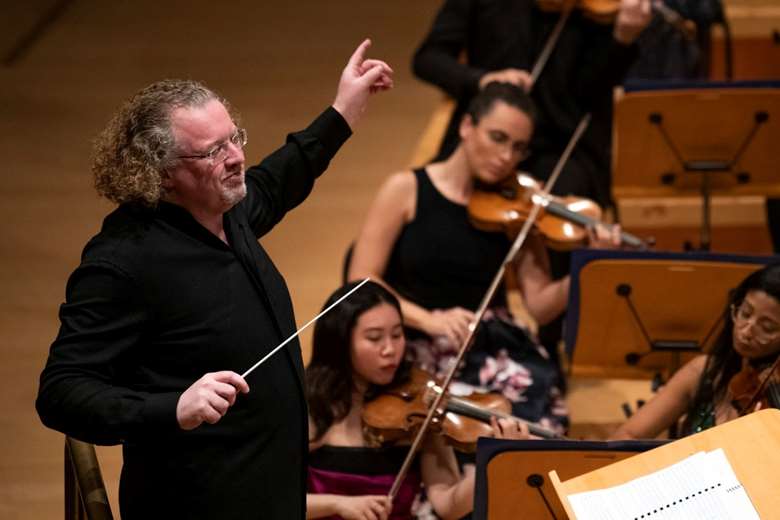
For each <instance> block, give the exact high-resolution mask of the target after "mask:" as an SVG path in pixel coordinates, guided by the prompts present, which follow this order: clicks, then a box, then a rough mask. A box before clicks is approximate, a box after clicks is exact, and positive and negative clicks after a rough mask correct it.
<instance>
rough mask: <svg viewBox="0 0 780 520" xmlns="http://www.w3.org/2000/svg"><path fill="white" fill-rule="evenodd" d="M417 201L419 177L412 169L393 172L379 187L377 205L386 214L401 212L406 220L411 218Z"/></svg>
mask: <svg viewBox="0 0 780 520" xmlns="http://www.w3.org/2000/svg"><path fill="white" fill-rule="evenodd" d="M416 202H417V179H416V178H415V176H414V173H413V172H412V171H411V170H403V171H400V172H396V173H393V174H391V175H390V176H389V177H388V178H387V179H385V181H384V183H383V184H382V187H381V188H379V194H378V195H377V200H376V205H377V206H379V207H380V208H381V209H382V211H383V213H384V214H385V215H387V214H396V215H398V214H401V215H403V219H404V220H405V221H407V222H408V221H409V220H411V218H412V216H413V215H414V211H415V203H416Z"/></svg>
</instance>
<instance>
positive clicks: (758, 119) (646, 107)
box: [612, 81, 780, 251]
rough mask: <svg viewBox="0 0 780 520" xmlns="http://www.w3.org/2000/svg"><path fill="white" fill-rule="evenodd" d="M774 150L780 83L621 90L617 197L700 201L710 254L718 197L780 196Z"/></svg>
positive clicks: (779, 131) (779, 133) (779, 134)
mask: <svg viewBox="0 0 780 520" xmlns="http://www.w3.org/2000/svg"><path fill="white" fill-rule="evenodd" d="M777 143H780V83H779V82H759V81H755V82H733V83H704V82H700V83H675V82H648V83H644V84H641V86H636V87H633V88H632V89H631V90H625V91H618V94H617V95H616V96H615V112H614V125H613V167H612V183H613V196H614V198H615V200H621V199H627V198H647V197H691V196H695V195H698V196H700V197H701V201H702V206H701V207H702V215H701V227H700V249H701V250H705V251H706V250H709V249H710V243H711V210H710V202H711V198H712V196H713V195H727V196H746V195H761V196H768V195H769V196H780V176H778V175H777V168H776V165H775V159H774V157H775V155H776V152H777V149H776V148H777Z"/></svg>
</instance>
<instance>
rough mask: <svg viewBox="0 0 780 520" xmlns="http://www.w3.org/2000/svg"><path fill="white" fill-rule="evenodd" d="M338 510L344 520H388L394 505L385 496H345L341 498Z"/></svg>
mask: <svg viewBox="0 0 780 520" xmlns="http://www.w3.org/2000/svg"><path fill="white" fill-rule="evenodd" d="M337 508H338V515H339V516H340V517H341V518H343V519H344V520H387V517H388V516H389V515H390V511H391V510H392V504H391V503H390V499H389V498H388V497H386V496H384V495H363V496H356V497H350V496H344V497H339V501H338V506H337Z"/></svg>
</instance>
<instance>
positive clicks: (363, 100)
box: [333, 39, 393, 128]
mask: <svg viewBox="0 0 780 520" xmlns="http://www.w3.org/2000/svg"><path fill="white" fill-rule="evenodd" d="M370 46H371V40H368V39H366V40H364V41H363V43H361V44H360V45H359V46H358V48H357V49H356V50H355V52H354V53H353V54H352V57H350V58H349V62H348V63H347V66H346V67H344V71H343V72H342V73H341V79H340V80H339V87H338V90H337V92H336V99H335V100H334V101H333V108H335V109H336V110H338V111H339V113H340V114H341V115H342V117H344V119H345V120H346V121H347V123H348V124H349V126H350V128H354V127H355V125H356V124H357V122H358V121H359V120H360V118H361V116H362V115H363V112H365V110H366V106H368V97H369V96H370V95H371V94H373V93H375V92H379V91H382V90H388V89H390V88H392V87H393V69H391V68H390V66H389V65H387V63H385V62H384V61H381V60H375V59H366V51H367V50H368V48H369V47H370Z"/></svg>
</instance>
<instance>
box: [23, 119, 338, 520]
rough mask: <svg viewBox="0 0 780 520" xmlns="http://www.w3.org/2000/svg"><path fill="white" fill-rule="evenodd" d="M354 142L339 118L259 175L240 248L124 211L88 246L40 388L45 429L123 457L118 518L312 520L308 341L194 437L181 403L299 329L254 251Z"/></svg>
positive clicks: (250, 181) (239, 221) (324, 122)
mask: <svg viewBox="0 0 780 520" xmlns="http://www.w3.org/2000/svg"><path fill="white" fill-rule="evenodd" d="M349 135H350V130H349V127H348V125H347V124H346V122H345V121H344V120H343V118H342V117H341V116H340V115H339V114H338V112H336V111H335V110H333V109H332V108H329V109H328V110H326V111H325V112H324V113H323V114H322V115H321V116H320V117H319V118H317V119H316V120H315V121H314V122H313V123H312V124H311V125H310V126H309V127H308V128H307V129H306V130H303V131H301V132H298V133H295V134H291V135H290V136H289V137H288V142H287V144H286V145H285V146H283V147H282V148H280V149H279V150H277V151H276V152H274V153H273V154H272V155H270V156H269V157H267V158H266V159H265V160H264V161H263V162H262V163H261V164H260V165H258V166H255V167H252V168H250V169H248V170H247V175H246V180H247V197H246V198H245V199H244V200H243V201H241V202H240V203H238V204H237V205H236V206H234V207H233V208H232V209H231V210H230V211H228V212H227V213H225V215H224V227H225V233H226V236H227V238H228V242H229V244H230V245H227V244H225V243H224V242H222V241H221V240H219V238H217V237H216V236H215V235H214V234H212V233H211V232H209V231H208V230H206V229H205V228H204V227H202V226H201V225H200V224H199V223H198V222H197V221H196V220H195V219H194V218H193V217H192V216H191V215H190V214H189V213H188V212H187V211H186V210H185V209H183V208H181V207H179V206H176V205H173V204H168V203H165V202H161V203H160V204H159V206H158V207H157V208H154V209H151V208H145V207H141V206H137V205H133V204H125V205H122V206H120V207H119V208H118V209H117V210H116V211H114V212H113V213H111V214H110V215H109V216H108V217H107V218H106V219H105V221H104V223H103V227H102V229H101V231H100V233H99V234H98V235H97V236H95V237H94V238H93V239H92V240H91V241H90V242H89V243H88V244H87V246H86V247H85V249H84V252H83V255H82V260H81V265H80V266H79V267H78V268H77V269H76V271H75V272H74V273H73V274H72V276H71V277H70V279H69V281H68V285H67V289H66V303H64V304H63V305H62V306H61V308H60V320H61V327H60V332H59V334H58V336H57V339H56V340H55V342H54V344H53V345H52V347H51V351H50V354H49V360H48V363H47V366H46V368H45V369H44V371H43V374H42V375H41V386H40V390H39V396H38V400H37V403H36V405H37V408H38V412H39V414H40V416H41V419H42V420H43V422H44V423H45V424H46V425H47V426H49V427H52V428H55V429H57V430H59V431H62V432H64V433H66V434H68V435H71V436H73V437H76V438H79V439H82V440H85V441H88V442H93V443H97V444H117V443H122V444H123V454H124V466H123V468H122V477H121V483H120V507H121V514H122V518H124V519H125V520H128V519H133V518H144V519H146V518H158V517H159V518H163V517H164V518H235V519H244V518H278V519H289V518H303V517H304V511H305V489H306V487H305V472H306V460H305V457H306V454H307V452H308V447H307V412H306V405H305V397H304V392H303V362H302V358H301V352H300V346H299V344H298V342H297V340H296V341H293V342H291V343H289V344H288V345H287V346H286V347H285V348H284V349H282V351H280V352H278V353H277V354H276V355H274V356H272V357H271V358H270V359H269V360H268V361H267V362H266V363H265V364H263V365H261V366H260V367H259V368H258V369H257V370H256V371H254V372H253V373H252V374H250V375H249V376H248V377H247V383H248V384H249V387H250V392H249V394H246V395H244V394H241V395H239V397H238V399H237V401H236V404H235V405H234V406H233V407H232V408H230V409H229V410H228V412H227V414H226V415H225V416H224V417H223V418H222V419H221V420H220V421H219V422H218V423H217V424H214V425H210V424H205V423H204V424H203V425H201V426H199V427H198V428H196V429H194V430H191V431H183V430H181V429H180V428H179V427H178V423H177V420H176V405H177V403H178V399H179V397H180V395H181V393H182V392H183V391H184V390H186V389H187V388H188V387H189V386H190V385H192V383H194V382H195V381H196V380H197V379H199V378H200V377H201V376H203V375H204V374H205V373H207V372H216V371H220V370H232V371H235V372H238V373H243V372H244V371H246V370H247V369H248V368H250V367H251V366H252V365H253V364H254V363H255V362H257V360H258V359H260V358H261V357H262V356H263V355H264V354H266V353H268V352H269V351H270V350H271V349H272V348H273V347H275V346H276V345H277V344H279V343H280V342H281V341H282V339H284V338H286V337H287V336H289V335H290V334H292V333H293V332H294V331H295V318H294V315H293V309H292V303H291V301H290V297H289V294H288V291H287V287H286V285H285V282H284V279H283V278H282V276H281V275H280V273H279V272H278V271H277V270H276V268H275V267H274V265H273V263H272V262H271V259H270V258H269V257H268V255H267V254H266V252H265V250H264V249H263V248H262V247H261V246H260V245H259V244H258V242H257V238H258V237H260V236H262V235H264V234H265V233H267V232H268V231H269V230H270V229H271V228H272V227H273V226H274V225H275V224H276V223H278V222H279V221H280V220H281V218H282V217H283V216H284V214H285V213H286V212H287V211H289V210H290V209H292V208H293V207H295V206H296V205H298V204H299V203H300V202H302V201H303V200H304V198H305V197H306V196H307V195H308V194H309V192H310V191H311V188H312V186H313V183H314V179H315V178H316V177H317V176H319V175H320V174H321V173H322V172H323V171H324V170H325V169H326V168H327V165H328V162H329V161H330V159H331V158H332V157H333V155H334V154H335V152H336V151H337V150H338V148H339V147H340V146H341V145H342V143H343V142H344V141H345V140H346V139H347V137H348V136H349Z"/></svg>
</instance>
